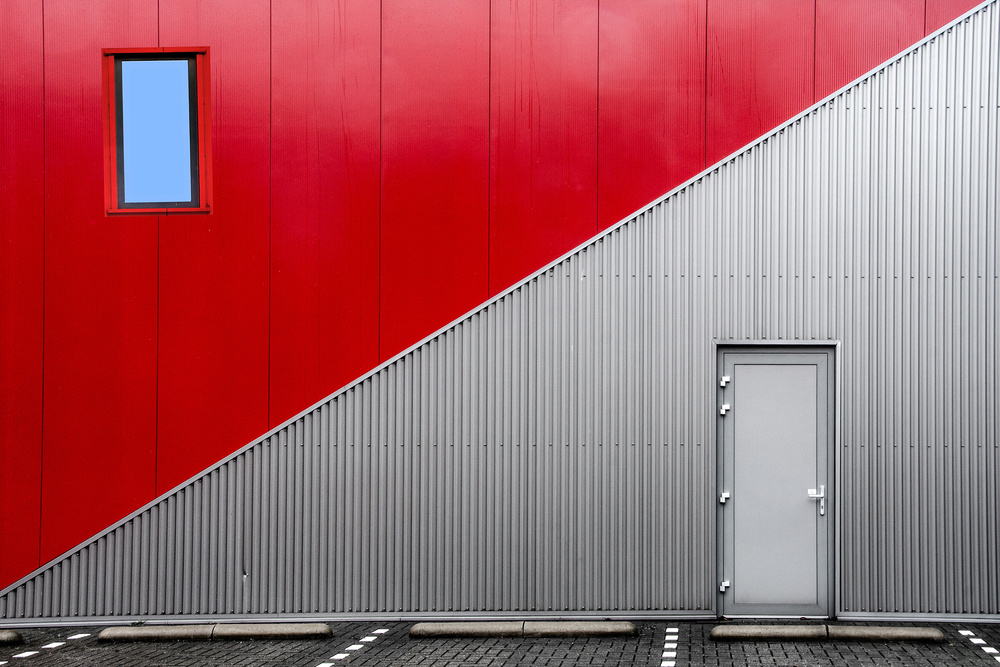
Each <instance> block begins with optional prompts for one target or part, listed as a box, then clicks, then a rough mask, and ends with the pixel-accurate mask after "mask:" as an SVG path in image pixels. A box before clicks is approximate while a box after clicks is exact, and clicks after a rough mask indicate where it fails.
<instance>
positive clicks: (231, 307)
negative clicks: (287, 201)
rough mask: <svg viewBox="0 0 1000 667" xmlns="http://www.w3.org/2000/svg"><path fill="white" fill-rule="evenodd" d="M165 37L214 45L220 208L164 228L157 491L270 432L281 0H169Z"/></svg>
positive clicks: (165, 41)
mask: <svg viewBox="0 0 1000 667" xmlns="http://www.w3.org/2000/svg"><path fill="white" fill-rule="evenodd" d="M159 5H160V45H161V46H180V45H208V46H209V47H211V49H212V54H211V55H212V62H211V67H212V138H213V141H214V143H213V146H212V151H213V154H214V158H215V212H214V213H213V214H212V215H210V216H186V217H185V218H184V219H183V220H180V221H178V220H175V219H173V218H171V219H170V220H169V224H167V222H168V221H167V220H166V219H164V220H163V221H162V222H161V224H160V281H159V286H160V293H159V314H160V317H159V358H158V361H159V363H158V383H157V389H158V392H159V415H158V417H157V466H156V473H157V474H156V489H157V493H163V492H164V491H167V490H169V489H170V488H172V487H174V486H176V485H177V484H179V483H180V482H182V481H184V480H185V479H186V478H188V477H190V476H191V474H192V473H193V472H195V471H197V470H200V469H201V468H204V467H206V466H208V465H210V464H211V463H213V462H214V461H217V460H218V459H220V458H222V457H223V456H225V455H226V454H228V453H230V452H231V451H232V450H233V449H234V445H235V444H236V443H245V442H249V441H250V440H252V439H253V438H254V437H255V436H258V435H260V434H262V433H264V432H265V431H267V427H268V421H267V394H268V345H269V341H268V337H269V334H268V270H269V247H270V239H269V234H270V219H269V209H270V190H271V188H270V177H271V174H270V166H269V163H270V151H271V147H270V122H271V108H270V107H271V99H270V85H271V71H270V70H271V63H270V51H271V49H270V41H269V35H270V31H271V28H270V3H269V2H268V1H267V0H253V1H246V0H244V1H241V2H232V1H231V0H159Z"/></svg>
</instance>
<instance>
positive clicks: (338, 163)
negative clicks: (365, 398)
mask: <svg viewBox="0 0 1000 667" xmlns="http://www.w3.org/2000/svg"><path fill="white" fill-rule="evenodd" d="M379 6H380V3H379V2H378V0H365V1H364V2H359V1H358V0H338V1H337V2H329V1H328V0H309V1H308V2H294V3H292V2H282V3H276V4H274V5H273V6H272V21H273V28H272V30H271V39H272V50H271V52H272V58H273V63H272V67H271V94H272V103H271V113H272V118H271V374H270V392H269V394H270V410H269V413H270V419H269V423H270V426H272V427H273V426H276V425H277V424H280V423H281V422H283V421H284V420H286V419H288V418H289V417H291V416H293V415H294V414H295V413H297V412H299V411H301V410H302V409H303V408H305V407H307V406H309V405H311V404H313V403H315V402H316V401H318V400H320V399H321V398H323V397H324V396H326V395H327V394H329V393H330V391H332V390H333V389H334V388H336V387H339V386H341V385H343V384H346V383H347V382H348V381H350V380H351V379H353V378H355V377H357V376H358V375H361V374H362V373H364V372H365V371H367V370H369V369H370V368H372V367H374V366H376V365H377V364H378V360H379V357H378V260H379V252H378V244H379V237H378V220H379V149H380V144H379V88H378V86H376V85H373V84H372V82H377V81H378V80H379V67H380V62H379V61H380V58H381V49H380V35H379V32H380V27H381V21H380V16H379ZM303 89H305V90H308V91H309V94H308V95H304V94H303Z"/></svg>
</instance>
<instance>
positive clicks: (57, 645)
mask: <svg viewBox="0 0 1000 667" xmlns="http://www.w3.org/2000/svg"><path fill="white" fill-rule="evenodd" d="M65 643H66V642H52V643H51V644H46V645H45V646H43V647H42V648H59V647H60V646H62V645H63V644H65Z"/></svg>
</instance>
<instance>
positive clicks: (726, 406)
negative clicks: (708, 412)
mask: <svg viewBox="0 0 1000 667" xmlns="http://www.w3.org/2000/svg"><path fill="white" fill-rule="evenodd" d="M730 410H732V408H731V407H730V406H729V403H723V404H722V409H721V410H719V414H720V415H722V416H723V417H725V416H726V413H727V412H729V411H730Z"/></svg>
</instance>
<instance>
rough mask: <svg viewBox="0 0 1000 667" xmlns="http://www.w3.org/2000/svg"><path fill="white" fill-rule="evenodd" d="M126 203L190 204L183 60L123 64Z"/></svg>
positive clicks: (187, 107) (185, 67) (188, 122)
mask: <svg viewBox="0 0 1000 667" xmlns="http://www.w3.org/2000/svg"><path fill="white" fill-rule="evenodd" d="M121 65H122V88H121V90H122V140H123V141H122V144H123V147H122V148H123V162H124V174H123V176H124V179H123V180H124V190H125V192H124V198H125V202H126V203H130V204H134V203H141V202H185V201H190V200H191V118H190V115H191V112H190V100H189V98H188V61H187V60H146V61H139V60H123V61H122V63H121Z"/></svg>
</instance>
